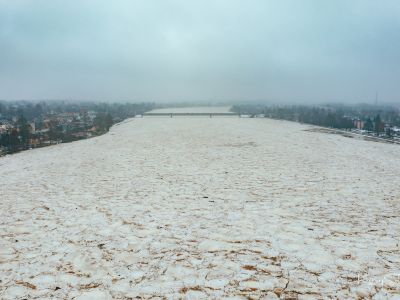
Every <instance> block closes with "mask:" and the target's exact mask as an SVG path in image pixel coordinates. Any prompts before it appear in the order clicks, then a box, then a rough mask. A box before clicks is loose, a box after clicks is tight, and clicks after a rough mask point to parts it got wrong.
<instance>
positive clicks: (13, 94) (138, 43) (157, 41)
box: [0, 0, 400, 103]
mask: <svg viewBox="0 0 400 300" xmlns="http://www.w3.org/2000/svg"><path fill="white" fill-rule="evenodd" d="M399 32H400V2H399V1H397V0H384V1H370V0H352V1H348V0H335V1H328V0H314V1H311V0H301V1H299V0H284V1H278V0H276V1H267V0H252V1H249V0H246V1H245V0H190V1H187V0H180V1H179V0H152V1H149V0H135V1H130V0H119V1H103V0H83V1H77V0H76V1H61V0H35V1H31V0H30V1H24V0H15V1H9V0H0V99H8V100H13V99H81V100H101V101H157V102H167V101H210V102H212V101H230V100H232V101H274V102H298V103H299V102H302V103H310V102H328V101H329V102H333V101H335V102H368V101H370V102H373V101H374V100H375V94H376V93H377V92H378V93H379V100H380V101H383V102H397V103H398V102H400V98H399V94H400V93H399V91H400V85H399V84H398V78H400V59H399V53H400V38H399Z"/></svg>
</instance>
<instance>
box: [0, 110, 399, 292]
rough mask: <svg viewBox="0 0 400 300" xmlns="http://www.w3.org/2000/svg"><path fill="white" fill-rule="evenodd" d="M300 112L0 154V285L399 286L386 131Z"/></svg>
mask: <svg viewBox="0 0 400 300" xmlns="http://www.w3.org/2000/svg"><path fill="white" fill-rule="evenodd" d="M227 109H228V108H211V109H210V108H208V110H207V112H210V111H217V112H223V111H226V110H227ZM200 110H203V109H200ZM200 110H199V108H197V109H196V111H195V112H200ZM167 111H168V112H170V111H171V110H167ZM187 111H188V110H187ZM192 111H193V110H192ZM309 128H311V127H310V126H306V125H300V124H297V123H291V122H284V121H276V120H270V119H261V118H255V119H250V118H238V117H224V118H218V117H215V118H207V117H204V118H201V117H197V118H190V117H174V118H162V117H159V118H158V117H151V118H150V117H149V118H147V117H145V118H135V119H131V120H128V121H126V122H124V123H122V124H119V125H116V126H114V127H113V128H112V129H111V131H110V132H109V133H108V134H105V135H103V136H100V137H97V138H93V139H89V140H84V141H80V142H74V143H70V144H61V145H57V146H52V147H48V148H43V149H38V150H32V151H26V152H22V153H20V154H16V155H10V156H6V157H3V158H0V280H1V281H0V298H1V299H24V298H37V299H54V298H60V299H75V298H76V299H112V298H113V299H127V298H135V297H142V298H152V297H157V296H159V297H166V298H168V299H180V298H187V299H203V298H204V299H207V298H214V299H220V298H223V297H224V296H232V297H233V296H236V297H237V299H240V298H241V297H243V299H247V298H249V297H250V298H253V299H259V298H262V297H264V296H265V297H266V299H269V298H270V299H274V298H277V297H282V298H284V297H294V298H295V297H299V298H300V299H301V298H307V299H308V298H322V297H334V298H342V299H344V298H355V297H365V298H370V297H374V298H375V299H386V298H388V297H389V296H391V295H393V296H394V295H397V296H398V295H399V294H400V275H399V274H400V248H399V238H400V185H399V182H400V180H399V178H400V147H399V146H396V145H388V144H383V143H376V142H367V141H361V140H355V139H350V138H345V137H342V136H339V135H330V134H324V133H317V132H310V131H307V130H308V129H309Z"/></svg>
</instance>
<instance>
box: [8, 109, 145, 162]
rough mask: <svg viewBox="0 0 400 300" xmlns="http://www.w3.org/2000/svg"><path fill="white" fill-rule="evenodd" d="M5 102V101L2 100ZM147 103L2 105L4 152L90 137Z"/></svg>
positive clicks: (132, 114)
mask: <svg viewBox="0 0 400 300" xmlns="http://www.w3.org/2000/svg"><path fill="white" fill-rule="evenodd" d="M0 104H2V103H0ZM148 107H152V106H151V105H147V104H118V105H112V104H94V103H90V104H87V103H76V104H73V105H71V104H68V103H62V104H60V105H58V106H52V105H51V104H50V105H48V104H46V103H42V104H36V105H32V104H31V103H28V104H27V103H13V104H12V105H10V104H9V105H8V106H7V105H5V104H2V105H1V106H0V156H3V155H6V154H12V153H16V152H19V151H23V150H30V149H34V148H39V147H45V146H50V145H54V144H60V143H68V142H73V141H77V140H81V139H87V138H91V137H94V136H98V135H101V134H104V133H105V132H107V131H108V130H109V129H110V127H111V126H112V125H113V124H115V123H118V122H121V121H122V120H124V119H126V118H128V117H133V116H135V115H136V114H137V113H143V112H144V111H147V110H148V109H149V108H148Z"/></svg>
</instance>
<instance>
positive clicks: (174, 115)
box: [142, 112, 240, 118]
mask: <svg viewBox="0 0 400 300" xmlns="http://www.w3.org/2000/svg"><path fill="white" fill-rule="evenodd" d="M227 116H230V117H234V116H236V117H240V114H238V113H234V112H226V113H189V112H188V113H182V112H181V113H152V112H148V113H144V114H143V115H142V117H170V118H172V117H210V118H212V117H227Z"/></svg>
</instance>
